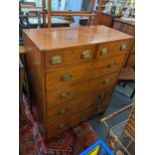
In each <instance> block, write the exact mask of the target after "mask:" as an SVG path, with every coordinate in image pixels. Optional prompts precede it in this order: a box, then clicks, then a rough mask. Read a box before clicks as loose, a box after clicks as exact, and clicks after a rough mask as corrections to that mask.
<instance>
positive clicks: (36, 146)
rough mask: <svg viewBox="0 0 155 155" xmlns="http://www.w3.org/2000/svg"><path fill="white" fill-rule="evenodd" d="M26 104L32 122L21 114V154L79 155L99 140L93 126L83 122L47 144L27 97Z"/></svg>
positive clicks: (28, 116)
mask: <svg viewBox="0 0 155 155" xmlns="http://www.w3.org/2000/svg"><path fill="white" fill-rule="evenodd" d="M24 104H25V111H26V116H27V118H28V119H29V120H30V123H28V122H27V121H26V120H25V119H24V118H23V117H22V116H21V115H20V118H19V139H20V146H19V147H20V154H21V155H78V154H79V153H80V152H82V151H83V150H85V149H86V148H88V147H89V146H90V145H92V144H94V143H95V142H96V141H97V136H96V134H95V133H94V131H93V129H92V128H91V126H90V125H89V124H87V123H82V124H80V125H78V126H77V127H75V128H73V129H70V130H68V131H66V132H65V133H63V134H61V135H59V136H57V137H55V138H53V139H52V140H51V141H50V142H49V143H48V144H45V142H44V140H43V138H42V136H41V134H40V132H39V129H38V126H37V124H36V122H35V120H34V118H33V115H32V114H31V112H30V110H29V107H28V103H27V101H26V98H24Z"/></svg>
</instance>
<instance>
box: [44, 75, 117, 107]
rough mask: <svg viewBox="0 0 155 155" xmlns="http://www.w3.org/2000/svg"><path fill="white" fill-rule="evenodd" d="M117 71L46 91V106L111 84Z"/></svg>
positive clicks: (115, 77) (114, 80)
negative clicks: (72, 85) (71, 85)
mask: <svg viewBox="0 0 155 155" xmlns="http://www.w3.org/2000/svg"><path fill="white" fill-rule="evenodd" d="M117 76H118V73H114V74H112V75H107V76H104V77H100V78H96V79H91V80H88V81H86V82H82V83H80V84H77V85H75V86H74V87H68V88H67V87H66V88H63V89H60V90H58V91H51V92H47V93H46V95H47V98H46V102H47V108H50V107H52V106H54V105H56V104H59V103H62V102H65V101H68V100H70V99H73V98H75V97H78V96H81V95H83V94H84V95H87V94H89V93H91V92H94V91H100V90H103V89H105V88H108V87H110V86H113V85H114V84H115V82H116V79H117Z"/></svg>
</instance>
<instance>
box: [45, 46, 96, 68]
mask: <svg viewBox="0 0 155 155" xmlns="http://www.w3.org/2000/svg"><path fill="white" fill-rule="evenodd" d="M94 48H95V46H84V47H79V48H77V47H76V48H69V49H65V50H54V51H51V52H48V53H46V56H45V61H46V68H47V69H48V68H53V67H58V66H63V65H69V64H74V63H78V62H87V61H91V60H92V59H93V57H94Z"/></svg>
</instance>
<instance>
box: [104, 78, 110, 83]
mask: <svg viewBox="0 0 155 155" xmlns="http://www.w3.org/2000/svg"><path fill="white" fill-rule="evenodd" d="M110 81H111V80H110V79H109V78H107V79H105V80H104V81H103V84H108V83H110Z"/></svg>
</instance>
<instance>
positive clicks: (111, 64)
mask: <svg viewBox="0 0 155 155" xmlns="http://www.w3.org/2000/svg"><path fill="white" fill-rule="evenodd" d="M115 65H116V62H115V61H111V62H110V64H109V65H108V68H113V67H114V66H115Z"/></svg>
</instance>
